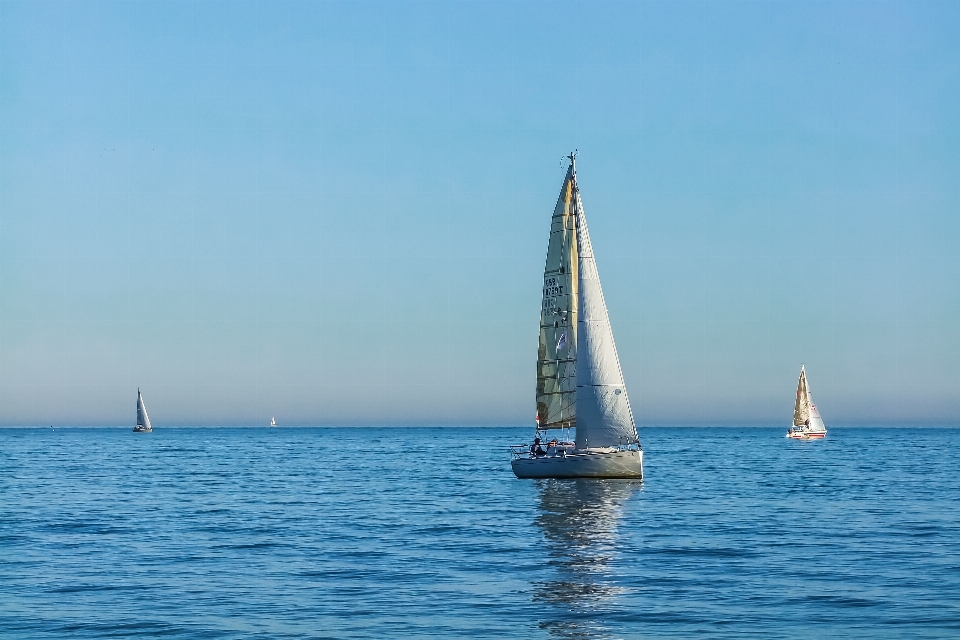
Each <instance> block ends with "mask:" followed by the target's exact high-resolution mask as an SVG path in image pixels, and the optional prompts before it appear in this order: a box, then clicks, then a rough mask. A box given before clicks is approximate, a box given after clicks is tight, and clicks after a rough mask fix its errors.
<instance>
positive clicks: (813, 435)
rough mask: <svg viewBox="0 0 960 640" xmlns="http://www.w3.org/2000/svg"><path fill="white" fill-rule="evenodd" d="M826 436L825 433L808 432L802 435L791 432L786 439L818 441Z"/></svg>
mask: <svg viewBox="0 0 960 640" xmlns="http://www.w3.org/2000/svg"><path fill="white" fill-rule="evenodd" d="M826 435H827V432H826V431H816V432H813V433H809V432H808V433H802V432H796V431H791V432H789V433H788V434H787V437H788V438H792V439H793V440H819V439H821V438H823V437H825V436H826Z"/></svg>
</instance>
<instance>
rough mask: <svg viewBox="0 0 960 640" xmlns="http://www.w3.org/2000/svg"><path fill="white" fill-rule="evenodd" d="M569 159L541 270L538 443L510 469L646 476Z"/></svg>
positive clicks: (527, 473) (522, 473)
mask: <svg viewBox="0 0 960 640" xmlns="http://www.w3.org/2000/svg"><path fill="white" fill-rule="evenodd" d="M568 157H569V158H570V166H569V168H568V169H567V175H566V177H565V178H564V180H563V186H562V188H561V190H560V197H559V199H558V200H557V205H556V207H555V208H554V211H553V218H552V220H551V223H550V241H549V244H548V246H547V260H546V265H545V266H544V272H543V300H542V304H541V309H540V345H539V351H538V355H537V391H536V394H537V427H536V432H535V434H534V435H535V437H534V441H533V444H531V445H517V446H515V447H512V448H511V450H512V452H513V462H512V464H511V466H512V468H513V472H514V473H515V474H516V476H517V477H518V478H582V477H594V478H642V477H643V449H642V448H641V446H640V438H639V437H638V435H637V428H636V424H635V422H634V419H633V410H632V409H631V407H630V400H629V398H628V397H627V388H626V386H625V385H624V382H623V373H622V371H621V369H620V358H619V356H618V355H617V347H616V344H615V343H614V340H613V331H612V329H611V328H610V318H609V316H608V314H607V305H606V302H605V301H604V298H603V289H602V288H601V287H600V276H599V273H598V271H597V263H596V259H595V258H594V253H593V246H592V244H591V243H590V232H589V230H588V229H587V219H586V217H585V215H584V213H583V203H582V202H581V200H580V190H579V189H578V187H577V165H576V154H575V153H571V154H570V156H568ZM571 429H572V430H574V433H575V436H574V440H572V441H571V440H570V436H569V434H570V430H571ZM551 432H552V433H554V434H558V435H557V436H552V435H550V434H551ZM548 438H549V439H548Z"/></svg>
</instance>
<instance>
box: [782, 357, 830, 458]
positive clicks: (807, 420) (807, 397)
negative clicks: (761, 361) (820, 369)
mask: <svg viewBox="0 0 960 640" xmlns="http://www.w3.org/2000/svg"><path fill="white" fill-rule="evenodd" d="M826 435H827V427H826V426H824V424H823V419H821V418H820V412H819V411H818V410H817V405H816V404H814V402H813V395H812V394H811V393H810V385H808V384H807V372H806V371H804V367H803V365H800V380H799V382H797V403H796V404H795V405H794V407H793V426H792V427H791V428H790V429H789V430H788V431H787V437H788V438H793V439H795V440H813V439H817V438H823V437H824V436H826Z"/></svg>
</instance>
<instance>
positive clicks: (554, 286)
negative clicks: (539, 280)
mask: <svg viewBox="0 0 960 640" xmlns="http://www.w3.org/2000/svg"><path fill="white" fill-rule="evenodd" d="M543 295H544V297H548V296H562V295H563V285H562V284H560V282H559V281H558V280H557V278H545V279H544V281H543Z"/></svg>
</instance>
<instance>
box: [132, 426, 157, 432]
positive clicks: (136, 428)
mask: <svg viewBox="0 0 960 640" xmlns="http://www.w3.org/2000/svg"><path fill="white" fill-rule="evenodd" d="M133 432H134V433H153V429H147V428H144V427H134V428H133Z"/></svg>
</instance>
